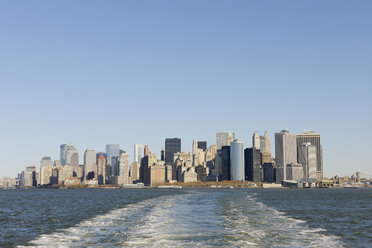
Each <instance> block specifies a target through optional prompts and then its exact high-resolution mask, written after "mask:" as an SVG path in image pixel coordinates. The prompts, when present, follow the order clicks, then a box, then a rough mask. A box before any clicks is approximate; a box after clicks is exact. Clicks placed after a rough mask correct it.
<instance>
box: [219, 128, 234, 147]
mask: <svg viewBox="0 0 372 248" xmlns="http://www.w3.org/2000/svg"><path fill="white" fill-rule="evenodd" d="M234 140H235V133H234V132H219V133H217V134H216V142H217V149H221V148H222V147H223V146H229V145H230V143H231V142H232V141H234Z"/></svg>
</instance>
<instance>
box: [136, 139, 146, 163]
mask: <svg viewBox="0 0 372 248" xmlns="http://www.w3.org/2000/svg"><path fill="white" fill-rule="evenodd" d="M144 153H145V151H144V147H143V145H142V144H135V145H134V162H135V163H139V164H140V163H141V159H142V158H143V156H144Z"/></svg>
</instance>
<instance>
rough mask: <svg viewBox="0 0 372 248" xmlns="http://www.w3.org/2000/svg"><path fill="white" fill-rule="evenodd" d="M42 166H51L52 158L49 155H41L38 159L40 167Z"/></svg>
mask: <svg viewBox="0 0 372 248" xmlns="http://www.w3.org/2000/svg"><path fill="white" fill-rule="evenodd" d="M44 166H53V160H52V159H51V157H43V158H42V159H41V161H40V168H42V167H44Z"/></svg>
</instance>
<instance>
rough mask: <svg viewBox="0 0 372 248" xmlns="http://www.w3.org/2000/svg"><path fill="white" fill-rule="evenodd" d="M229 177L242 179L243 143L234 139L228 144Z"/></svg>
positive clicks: (234, 179) (235, 179)
mask: <svg viewBox="0 0 372 248" xmlns="http://www.w3.org/2000/svg"><path fill="white" fill-rule="evenodd" d="M230 161H231V167H230V177H231V180H233V181H244V177H245V175H244V143H243V142H242V141H241V140H239V139H236V140H234V141H233V142H231V144H230Z"/></svg>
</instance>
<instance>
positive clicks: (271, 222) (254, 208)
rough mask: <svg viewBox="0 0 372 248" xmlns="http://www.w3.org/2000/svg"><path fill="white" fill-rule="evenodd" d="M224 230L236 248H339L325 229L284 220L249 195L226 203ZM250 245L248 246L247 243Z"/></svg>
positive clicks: (337, 243) (340, 244)
mask: <svg viewBox="0 0 372 248" xmlns="http://www.w3.org/2000/svg"><path fill="white" fill-rule="evenodd" d="M223 215H224V216H225V218H226V222H225V227H226V229H227V230H229V231H230V233H231V235H232V239H231V244H232V246H236V247H342V246H344V244H343V243H342V242H341V241H340V240H339V238H338V237H336V236H334V235H326V234H324V233H325V232H326V230H325V229H321V228H310V227H309V226H308V225H307V223H306V222H305V221H303V220H298V219H294V218H291V217H288V216H286V215H285V214H284V213H283V212H280V211H278V210H276V209H274V208H271V207H268V206H267V205H265V204H263V203H262V202H259V201H258V200H257V199H256V198H253V197H252V196H250V195H248V196H247V197H246V198H245V201H244V200H243V201H241V202H239V203H238V204H237V202H234V201H227V202H225V213H223ZM248 242H250V243H248Z"/></svg>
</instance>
